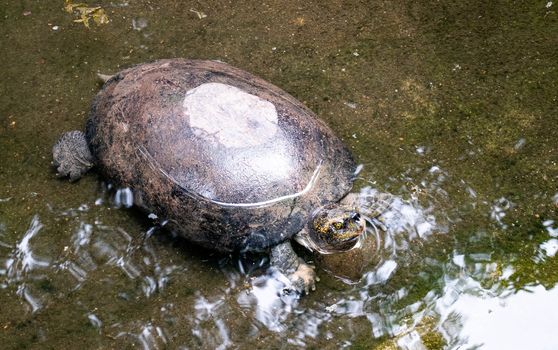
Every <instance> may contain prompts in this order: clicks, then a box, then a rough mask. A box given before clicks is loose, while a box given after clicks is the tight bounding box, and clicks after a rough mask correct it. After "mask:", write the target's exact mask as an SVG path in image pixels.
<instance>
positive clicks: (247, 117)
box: [182, 83, 279, 148]
mask: <svg viewBox="0 0 558 350" xmlns="http://www.w3.org/2000/svg"><path fill="white" fill-rule="evenodd" d="M182 106H183V108H184V113H185V115H186V116H188V117H189V120H190V126H191V127H192V129H193V130H194V133H195V134H196V135H197V136H199V137H203V138H207V139H211V140H216V141H218V142H219V143H221V144H222V145H223V146H225V147H233V148H241V147H253V146H258V145H261V144H263V143H266V142H268V141H270V140H271V139H273V138H274V136H275V134H276V133H277V131H278V129H279V127H278V125H277V119H278V117H277V110H276V109H275V106H274V105H273V104H272V103H271V102H269V101H266V100H264V99H262V98H260V97H258V96H256V95H252V94H249V93H247V92H244V91H242V90H241V89H239V88H237V87H234V86H231V85H226V84H221V83H206V84H202V85H200V86H198V87H196V88H194V89H191V90H189V91H188V92H187V93H186V97H185V98H184V102H183V103H182Z"/></svg>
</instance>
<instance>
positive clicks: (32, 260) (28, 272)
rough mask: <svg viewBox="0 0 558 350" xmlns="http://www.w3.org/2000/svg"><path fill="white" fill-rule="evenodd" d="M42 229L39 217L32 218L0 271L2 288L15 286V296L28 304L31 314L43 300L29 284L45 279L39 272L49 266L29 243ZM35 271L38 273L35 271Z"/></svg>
mask: <svg viewBox="0 0 558 350" xmlns="http://www.w3.org/2000/svg"><path fill="white" fill-rule="evenodd" d="M42 228H43V225H42V224H41V222H40V220H39V216H38V215H35V216H33V218H32V219H31V224H30V225H29V228H28V229H27V231H26V232H25V233H24V234H23V237H22V238H21V240H20V241H19V242H17V243H16V244H15V245H14V247H13V249H12V250H11V252H10V253H9V254H8V257H7V258H6V259H5V260H4V267H5V269H3V270H0V274H3V275H4V276H5V281H4V282H3V283H2V286H3V288H7V287H8V286H9V285H15V286H16V288H17V289H16V294H17V295H19V296H20V297H22V298H23V299H24V300H25V301H26V302H27V303H28V305H29V306H30V308H31V310H32V312H36V311H37V310H39V309H41V308H42V307H43V304H44V300H43V297H42V295H41V294H40V293H39V291H37V290H35V288H34V287H33V285H32V283H29V282H30V281H33V280H34V279H35V280H36V279H41V278H43V277H46V276H45V274H44V271H43V272H41V271H40V270H44V269H46V268H47V267H49V266H50V261H49V260H48V259H47V258H45V257H38V256H37V255H36V253H35V252H34V251H33V245H32V242H31V240H32V239H33V238H34V237H35V236H36V235H37V234H38V233H39V231H40V230H41V229H42ZM2 246H4V247H6V248H7V247H9V244H7V243H3V244H2ZM37 269H39V271H36V270H37Z"/></svg>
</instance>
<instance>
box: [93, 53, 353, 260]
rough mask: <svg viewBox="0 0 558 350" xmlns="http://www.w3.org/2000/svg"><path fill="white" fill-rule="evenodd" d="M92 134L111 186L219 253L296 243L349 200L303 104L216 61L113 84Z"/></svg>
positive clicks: (169, 63) (346, 172) (333, 147)
mask: <svg viewBox="0 0 558 350" xmlns="http://www.w3.org/2000/svg"><path fill="white" fill-rule="evenodd" d="M86 135H87V138H88V142H89V144H90V147H91V148H92V152H93V154H94V155H95V156H96V158H97V160H98V163H99V164H100V167H101V170H102V172H104V173H105V176H106V177H107V178H109V179H111V180H112V181H113V182H114V183H115V185H117V186H125V187H130V188H132V189H133V190H134V191H135V194H136V199H137V200H138V201H139V203H138V204H139V205H140V206H141V207H143V208H144V209H145V210H149V211H154V212H156V214H157V215H158V216H160V217H166V218H168V219H169V222H170V225H171V226H172V227H173V228H174V229H175V230H176V231H178V232H179V233H180V234H182V235H183V236H185V237H187V238H188V239H190V240H193V241H195V242H197V243H199V244H202V245H205V246H207V247H211V248H214V249H218V250H222V251H231V250H259V249H263V248H265V247H267V246H270V245H273V244H276V243H278V242H280V241H282V240H284V239H287V238H289V237H290V236H292V235H293V234H294V233H296V232H297V231H298V230H300V229H301V228H302V226H303V225H304V224H305V223H306V221H307V220H308V219H309V217H310V215H311V212H312V211H313V210H314V209H317V208H318V207H320V206H321V205H323V204H324V203H327V202H330V201H337V200H338V199H340V198H341V197H342V196H344V195H345V194H346V193H347V192H348V191H349V190H350V188H351V177H352V173H353V171H354V168H355V165H354V161H353V160H352V158H351V155H350V153H349V152H348V150H347V149H346V148H345V147H344V146H343V144H342V143H341V141H340V140H339V139H338V138H337V137H336V136H335V135H334V134H333V133H332V132H331V130H330V129H329V128H327V126H325V125H324V124H323V123H322V122H320V121H319V120H318V119H317V118H316V117H315V116H314V114H313V113H312V112H311V111H309V110H308V109H307V108H305V107H304V106H303V105H302V104H301V103H300V102H298V101H296V99H294V98H293V97H292V96H290V95H288V94H287V93H285V92H284V91H282V90H281V89H279V88H277V87H275V86H273V85H271V84H269V83H267V82H265V81H264V80H262V79H260V78H257V77H255V76H253V75H251V74H249V73H246V72H244V71H242V70H239V69H236V68H233V67H231V66H228V65H226V64H224V63H221V62H214V61H194V60H178V59H177V60H162V61H156V62H153V63H149V64H144V65H139V66H136V67H134V68H131V69H128V70H125V71H123V72H121V73H119V74H117V75H116V76H115V77H113V79H111V80H110V81H108V82H107V83H106V84H105V86H104V87H103V89H102V90H101V91H100V92H99V94H98V95H97V97H96V99H95V101H94V104H93V108H92V110H91V113H90V117H89V120H88V125H87V130H86Z"/></svg>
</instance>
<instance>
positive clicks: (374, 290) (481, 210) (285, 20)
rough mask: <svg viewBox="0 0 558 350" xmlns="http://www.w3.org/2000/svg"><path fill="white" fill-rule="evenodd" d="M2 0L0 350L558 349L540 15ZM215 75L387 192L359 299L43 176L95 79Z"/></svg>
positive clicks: (556, 96)
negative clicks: (308, 119) (282, 95)
mask: <svg viewBox="0 0 558 350" xmlns="http://www.w3.org/2000/svg"><path fill="white" fill-rule="evenodd" d="M88 3H89V4H90V5H91V6H94V5H100V6H102V8H103V9H104V10H105V13H106V15H107V16H108V17H109V19H110V22H109V23H107V24H102V25H101V26H96V25H95V24H94V23H93V21H91V23H90V27H91V28H90V29H87V28H85V27H84V26H83V24H81V23H74V22H73V20H74V19H77V18H79V17H78V16H74V15H72V14H69V13H67V12H64V10H63V9H62V8H63V6H64V3H63V2H62V1H60V2H52V1H51V2H23V3H20V2H5V3H4V4H2V6H0V21H1V25H0V28H1V29H0V34H1V36H0V44H1V47H2V48H3V49H4V50H3V53H2V55H1V59H0V60H1V61H0V62H1V63H2V80H1V82H0V89H1V90H0V163H1V164H2V165H1V168H0V184H1V185H2V186H0V305H1V307H0V310H1V312H0V336H1V338H2V344H3V347H5V348H7V349H16V348H17V349H20V348H76V347H82V348H98V347H101V348H106V347H113V348H134V347H139V348H146V349H162V348H165V347H169V348H188V349H197V348H203V349H214V348H219V349H229V348H232V349H234V348H245V347H257V348H300V347H308V348H316V347H321V348H354V349H359V348H378V349H397V348H400V349H441V348H450V349H458V348H459V349H466V348H474V347H475V346H477V345H480V346H481V348H483V349H502V348H509V349H512V348H517V349H522V348H527V347H528V348H534V349H554V348H556V347H557V346H558V339H556V337H554V336H553V333H552V330H553V328H554V325H555V324H556V316H555V315H554V314H553V313H552V310H553V309H554V307H556V306H555V305H554V304H555V303H556V301H555V300H556V290H557V289H556V282H557V281H558V273H557V272H556V271H557V270H558V269H557V268H556V266H557V263H558V260H557V257H556V252H557V250H558V241H557V239H558V215H557V208H558V184H557V183H558V179H557V176H558V147H557V140H558V129H557V128H556V125H558V108H557V107H556V106H558V103H557V102H558V101H557V100H558V93H557V91H558V90H556V85H557V82H558V69H557V67H558V64H557V63H556V57H558V49H557V47H558V42H557V40H556V33H557V30H558V25H557V15H558V14H557V13H556V8H555V7H556V4H553V3H552V2H547V1H540V2H539V1H532V2H528V3H522V4H518V3H513V4H512V3H508V2H495V3H494V2H492V3H485V2H480V1H479V2H445V3H436V4H422V3H421V4H405V3H394V2H386V3H383V2H370V3H367V4H364V3H362V2H343V3H341V2H339V3H337V2H327V3H324V2H315V3H308V2H306V3H304V4H300V3H294V2H292V3H291V2H279V1H277V2H276V1H271V2H265V3H260V2H258V3H250V4H235V3H229V2H221V1H216V2H211V1H209V2H207V1H206V2H203V3H201V2H182V1H168V0H167V1H157V2H150V1H128V2H124V1H113V2H110V1H102V2H99V3H93V2H88ZM163 57H188V58H205V59H220V60H223V61H225V62H228V63H230V64H233V65H235V66H238V67H241V68H243V69H246V70H248V71H250V72H253V73H255V74H257V75H259V76H262V77H263V78H265V79H266V80H269V81H271V82H273V83H274V84H276V85H278V86H280V87H282V88H283V89H285V90H286V91H288V92H289V93H291V94H293V95H294V96H296V97H297V98H298V99H299V100H301V101H303V102H304V103H305V104H306V105H307V106H309V107H310V108H311V109H313V110H314V111H315V112H317V114H318V115H320V116H321V117H322V118H323V119H324V120H325V121H326V122H327V123H328V124H329V125H330V126H331V127H332V128H333V129H334V130H335V132H336V133H337V134H338V135H339V136H341V137H342V138H343V139H344V141H345V142H346V143H347V145H348V146H349V147H350V148H351V149H352V150H353V153H354V155H355V157H356V158H357V160H358V161H359V162H360V163H362V164H363V165H364V168H363V171H362V172H361V174H360V179H359V180H358V182H357V189H356V190H357V191H358V190H360V189H363V188H366V187H368V186H370V187H372V188H375V189H377V190H380V191H384V192H389V193H392V194H394V195H396V196H397V198H399V203H400V205H401V206H400V207H399V210H398V211H395V212H393V213H391V214H389V215H391V216H389V215H388V216H389V217H390V218H391V221H390V223H391V226H390V231H388V234H387V235H386V236H385V237H384V240H383V245H382V249H381V251H380V252H379V255H378V259H377V260H375V261H374V263H372V264H371V265H370V266H368V267H367V269H366V271H365V275H364V277H363V278H362V279H361V281H360V282H358V283H356V284H352V285H349V284H345V283H343V282H341V281H339V280H338V279H336V278H334V277H331V276H330V275H328V274H327V273H326V272H324V271H323V270H320V269H318V275H319V276H320V278H321V281H320V282H319V283H318V286H317V287H318V288H317V290H316V291H315V292H313V293H312V294H311V295H310V296H308V297H305V298H303V299H301V300H298V301H297V300H294V299H289V298H285V297H279V296H278V295H277V293H276V292H277V290H278V289H279V288H280V287H281V285H282V284H281V283H282V280H281V276H277V275H275V274H273V273H272V272H270V271H268V270H267V269H266V260H265V257H259V256H253V257H237V256H230V257H229V256H224V257H223V256H218V255H215V254H212V253H211V252H207V251H201V250H200V249H198V248H195V247H191V246H190V245H189V244H188V243H187V242H184V241H181V240H178V239H173V238H172V237H170V235H169V234H168V233H166V232H165V231H164V230H159V229H154V228H153V226H154V224H153V221H152V220H151V219H148V218H145V217H143V216H142V215H141V214H139V213H138V212H136V211H135V210H133V209H128V208H126V206H127V202H126V198H127V196H126V195H123V194H125V192H122V191H120V192H119V195H118V196H117V197H116V198H115V192H114V191H109V190H107V187H106V185H104V184H103V183H102V180H101V179H99V178H98V176H97V175H96V174H94V173H92V174H90V175H87V176H86V177H85V178H84V179H82V180H80V181H79V183H76V184H69V183H68V182H67V181H61V180H58V179H56V178H55V174H54V171H53V170H52V168H51V167H50V161H51V155H50V149H51V146H52V144H53V143H54V142H55V140H56V139H57V137H58V136H59V135H60V134H61V133H62V132H63V131H67V130H72V129H81V128H83V125H84V121H85V116H86V113H87V111H88V108H89V107H88V106H89V102H90V100H91V98H92V97H93V95H94V94H95V91H97V89H98V85H97V83H96V80H95V79H96V73H97V72H101V73H106V74H110V73H114V72H115V71H117V70H119V69H121V68H124V67H129V66H131V65H133V64H136V63H140V62H145V61H149V60H153V59H156V58H163Z"/></svg>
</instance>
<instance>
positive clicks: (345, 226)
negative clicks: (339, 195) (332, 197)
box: [309, 203, 366, 253]
mask: <svg viewBox="0 0 558 350" xmlns="http://www.w3.org/2000/svg"><path fill="white" fill-rule="evenodd" d="M311 226H312V227H311V229H310V230H309V231H310V232H309V236H310V237H309V238H310V239H311V240H312V241H313V242H312V243H313V245H314V246H315V247H316V248H317V249H318V250H320V251H321V252H322V253H336V252H341V251H346V250H349V249H351V248H353V247H355V246H357V245H358V244H359V242H360V240H361V238H362V237H364V233H365V232H366V230H365V228H366V222H365V220H364V218H362V217H361V216H360V214H359V213H358V212H357V211H355V210H354V208H348V207H345V206H342V205H339V204H336V203H332V204H328V205H326V206H325V207H323V208H321V209H320V210H319V211H318V212H317V213H316V214H315V215H314V218H313V220H312V223H311Z"/></svg>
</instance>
